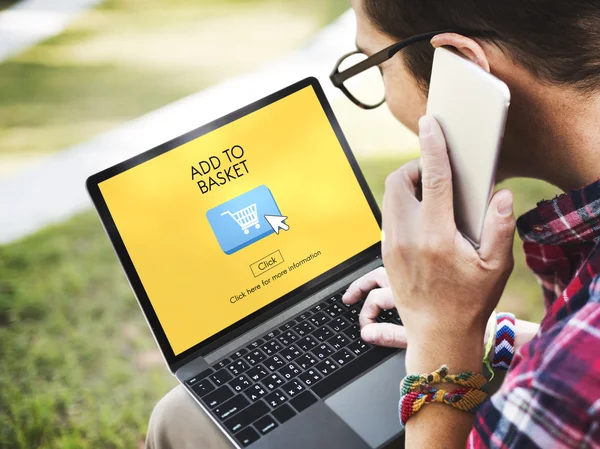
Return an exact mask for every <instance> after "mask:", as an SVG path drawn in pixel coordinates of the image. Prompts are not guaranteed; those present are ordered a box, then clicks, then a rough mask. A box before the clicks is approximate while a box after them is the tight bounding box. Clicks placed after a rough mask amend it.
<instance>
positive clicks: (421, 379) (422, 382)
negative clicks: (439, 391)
mask: <svg viewBox="0 0 600 449" xmlns="http://www.w3.org/2000/svg"><path fill="white" fill-rule="evenodd" d="M443 383H448V384H456V385H460V386H463V387H469V388H482V387H483V386H484V385H485V384H486V383H487V380H486V378H485V377H483V376H482V375H481V374H478V373H473V372H469V371H467V372H464V373H460V374H453V375H449V374H448V367H447V366H446V365H442V366H441V367H440V368H438V369H437V370H435V371H434V372H433V373H431V374H409V375H407V376H406V377H404V379H402V383H401V384H400V394H401V395H402V396H404V395H405V394H408V393H410V392H414V391H418V390H421V391H422V390H423V387H424V386H428V385H431V384H443Z"/></svg>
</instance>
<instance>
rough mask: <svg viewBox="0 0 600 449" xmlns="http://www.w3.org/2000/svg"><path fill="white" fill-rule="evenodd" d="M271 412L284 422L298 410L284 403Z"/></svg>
mask: <svg viewBox="0 0 600 449" xmlns="http://www.w3.org/2000/svg"><path fill="white" fill-rule="evenodd" d="M271 414H272V415H273V416H274V417H275V418H276V419H277V421H279V422H280V423H281V424H283V423H284V422H286V421H287V420H289V419H290V418H293V417H294V416H295V415H296V412H295V411H294V410H293V409H292V407H290V406H289V405H288V404H283V405H282V406H281V407H279V408H278V409H275V410H273V411H272V412H271Z"/></svg>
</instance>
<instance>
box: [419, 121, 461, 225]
mask: <svg viewBox="0 0 600 449" xmlns="http://www.w3.org/2000/svg"><path fill="white" fill-rule="evenodd" d="M419 139H420V142H421V169H422V173H421V185H422V189H423V193H422V194H423V213H424V217H426V220H428V221H429V222H430V223H431V224H433V223H435V224H436V226H438V227H439V226H440V225H446V224H450V223H452V224H453V223H454V211H453V202H452V172H451V170H450V159H449V158H448V150H447V148H446V139H445V138H444V133H443V132H442V128H440V125H439V124H438V122H437V121H436V120H435V119H434V118H433V117H430V116H427V115H424V116H423V117H421V119H420V120H419Z"/></svg>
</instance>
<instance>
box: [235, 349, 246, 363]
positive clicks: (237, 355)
mask: <svg viewBox="0 0 600 449" xmlns="http://www.w3.org/2000/svg"><path fill="white" fill-rule="evenodd" d="M247 353H248V350H247V349H244V348H242V349H240V350H239V351H237V352H234V353H233V354H231V360H236V359H239V358H240V357H241V356H243V355H245V354H247Z"/></svg>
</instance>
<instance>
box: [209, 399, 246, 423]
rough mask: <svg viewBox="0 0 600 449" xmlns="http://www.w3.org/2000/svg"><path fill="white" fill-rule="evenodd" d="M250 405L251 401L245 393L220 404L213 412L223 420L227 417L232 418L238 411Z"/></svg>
mask: <svg viewBox="0 0 600 449" xmlns="http://www.w3.org/2000/svg"><path fill="white" fill-rule="evenodd" d="M249 405H250V401H249V400H248V399H247V398H246V397H245V396H244V395H243V394H238V395H236V396H234V397H232V398H231V399H229V400H228V401H227V402H224V403H223V404H221V405H219V406H218V407H217V408H215V409H214V410H213V412H214V414H215V415H217V417H218V418H219V419H220V420H221V421H225V420H226V419H227V418H231V417H232V416H233V415H235V414H236V413H237V412H239V411H240V410H243V409H245V408H246V407H248V406H249Z"/></svg>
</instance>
